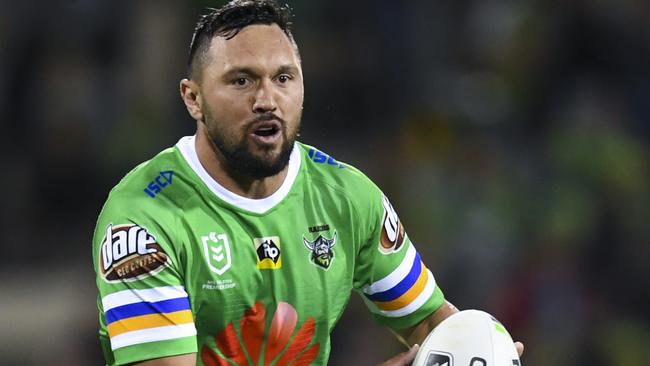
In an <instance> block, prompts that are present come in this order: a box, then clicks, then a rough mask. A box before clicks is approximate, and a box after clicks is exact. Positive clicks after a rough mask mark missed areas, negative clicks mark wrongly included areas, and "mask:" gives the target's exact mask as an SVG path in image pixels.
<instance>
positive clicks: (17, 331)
mask: <svg viewBox="0 0 650 366" xmlns="http://www.w3.org/2000/svg"><path fill="white" fill-rule="evenodd" d="M223 3H224V2H223V1H207V0H201V1H199V0H194V1H172V0H159V1H149V0H138V1H98V0H69V1H61V0H58V1H51V2H46V3H37V2H35V1H22V2H16V1H0V116H1V119H2V124H1V125H0V150H1V151H2V154H1V155H0V166H1V167H2V171H3V174H2V179H0V187H1V188H2V189H3V192H5V194H4V196H3V202H2V205H1V207H2V209H1V210H0V230H1V232H2V233H3V235H2V244H1V246H0V248H1V249H2V255H0V275H1V276H2V278H3V281H1V282H0V364H1V365H6V366H13V365H21V366H29V365H73V366H74V365H99V364H102V362H103V361H102V357H101V353H100V349H99V343H98V340H97V311H96V307H95V300H96V292H95V291H96V290H95V285H94V274H93V269H92V264H91V253H90V240H91V236H92V231H93V229H94V224H95V219H96V217H97V214H98V213H99V210H100V208H101V205H102V203H103V201H104V199H105V198H106V195H107V193H108V191H109V190H110V188H111V187H112V186H114V185H115V184H116V183H117V182H118V181H119V179H120V178H121V177H122V176H123V175H124V174H125V173H126V172H128V170H130V169H131V168H132V167H133V166H135V165H136V164H138V163H139V162H141V161H144V160H146V159H148V158H150V157H151V156H153V155H154V154H155V153H157V152H158V151H160V150H162V149H163V148H165V147H168V146H171V145H173V144H174V143H175V142H176V141H177V140H178V139H179V138H180V137H181V136H184V135H189V134H192V133H193V131H194V128H195V124H194V121H192V120H191V118H190V117H189V116H188V115H187V113H186V111H185V110H184V106H183V105H182V102H181V100H180V98H179V96H178V81H179V80H180V78H182V77H183V76H184V74H185V63H186V54H187V47H188V44H189V41H190V38H191V34H192V30H193V24H194V22H195V21H196V19H197V17H198V15H199V14H201V13H202V12H204V10H203V9H205V8H206V7H209V6H212V7H216V6H219V5H221V4H223ZM290 5H291V6H292V8H293V9H294V13H295V15H296V16H295V19H294V27H293V28H294V35H295V37H296V39H297V41H298V44H299V47H300V50H301V54H302V60H303V71H304V74H305V87H306V102H305V112H304V115H303V128H302V136H301V140H302V141H304V142H306V143H309V144H312V145H315V146H318V147H319V148H321V149H323V150H324V151H326V152H328V153H330V154H332V155H333V156H334V157H335V158H336V159H337V160H340V161H345V162H348V163H351V164H352V165H355V166H356V167H358V168H360V169H361V170H363V171H364V172H365V173H366V174H367V175H368V176H370V177H371V178H372V179H373V180H374V181H375V182H376V183H377V184H378V185H379V186H380V187H381V188H382V189H383V190H384V192H385V193H386V195H387V196H388V197H390V199H391V201H392V203H393V205H394V206H395V208H396V210H397V212H398V213H399V215H400V218H401V220H402V221H403V223H404V224H405V227H406V229H407V232H408V234H409V236H410V237H411V239H412V240H413V241H414V242H415V243H416V245H417V247H418V249H419V250H420V252H421V253H422V256H423V259H424V261H425V263H427V265H428V266H429V267H430V268H431V269H432V272H433V273H434V275H435V276H436V279H437V282H438V283H439V284H440V286H441V288H442V289H443V291H444V292H445V295H446V296H447V297H448V298H449V299H450V300H452V301H453V302H454V303H455V304H456V305H457V306H458V307H459V308H478V309H483V310H486V311H488V312H490V313H492V314H494V315H495V316H496V317H497V318H499V319H500V320H501V321H502V322H503V323H504V324H505V326H506V327H507V328H508V329H509V330H510V333H511V334H513V336H514V338H516V339H519V340H522V341H523V342H524V343H525V344H526V346H527V349H526V353H525V355H524V358H523V359H522V361H523V364H527V365H554V366H565V365H566V366H570V365H589V366H600V365H603V366H605V365H625V366H636V365H639V366H640V365H647V364H648V360H650V348H649V347H648V345H649V344H650V316H649V315H648V309H649V306H650V270H648V268H649V266H650V222H649V218H650V164H649V163H650V161H649V158H650V151H649V149H648V142H649V141H648V136H649V134H650V2H648V1H647V0H619V1H605V0H569V1H542V0H526V1H515V0H495V1H478V0H460V1H459V0H456V1H452V0H441V1H427V0H413V1H403V2H401V1H388V0H374V1H371V0H365V1H327V0H310V1H297V0H296V1H292V2H290ZM332 341H333V349H332V353H331V358H330V364H332V365H372V364H375V363H377V362H380V361H382V360H384V359H386V358H388V357H390V356H391V355H392V354H394V353H396V352H400V351H401V349H400V347H402V346H400V344H399V343H398V342H397V341H396V340H395V339H394V338H393V337H392V336H391V334H390V333H389V332H388V331H387V330H383V329H379V328H378V326H376V325H374V324H373V322H372V319H371V316H370V315H369V313H368V311H367V310H366V309H365V308H364V305H363V304H362V302H361V301H360V299H359V296H358V295H356V294H353V296H352V298H351V301H350V306H349V308H348V311H347V312H346V313H345V314H344V316H343V318H342V319H341V322H340V323H339V326H338V328H337V329H336V330H335V332H334V335H333V339H332Z"/></svg>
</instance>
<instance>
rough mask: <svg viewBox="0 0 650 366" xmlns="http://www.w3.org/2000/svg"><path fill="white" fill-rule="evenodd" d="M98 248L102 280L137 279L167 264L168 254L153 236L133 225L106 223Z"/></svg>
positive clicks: (149, 274) (152, 273) (161, 268)
mask: <svg viewBox="0 0 650 366" xmlns="http://www.w3.org/2000/svg"><path fill="white" fill-rule="evenodd" d="M99 250H100V257H101V262H100V271H101V274H102V278H104V280H105V281H106V282H111V283H113V282H122V281H126V282H129V281H135V280H140V279H143V278H146V277H149V276H151V275H154V274H156V273H158V272H160V271H162V270H163V269H164V268H165V267H166V266H167V265H168V264H169V256H168V255H167V254H166V253H165V252H164V250H163V248H162V247H161V246H160V244H158V243H157V241H156V238H155V237H154V236H153V235H152V234H151V233H149V232H148V231H147V229H145V228H144V227H141V226H138V225H135V224H122V225H113V224H109V225H108V226H107V227H106V232H105V234H104V239H103V240H102V244H101V246H100V249H99Z"/></svg>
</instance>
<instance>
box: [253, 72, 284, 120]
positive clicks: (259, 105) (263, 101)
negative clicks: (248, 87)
mask: <svg viewBox="0 0 650 366" xmlns="http://www.w3.org/2000/svg"><path fill="white" fill-rule="evenodd" d="M277 108H278V106H277V103H276V101H275V94H274V90H273V83H272V82H271V81H269V80H262V81H261V82H260V84H259V86H258V88H257V91H256V92H255V101H254V102H253V112H255V113H266V112H274V111H275V110H276V109H277Z"/></svg>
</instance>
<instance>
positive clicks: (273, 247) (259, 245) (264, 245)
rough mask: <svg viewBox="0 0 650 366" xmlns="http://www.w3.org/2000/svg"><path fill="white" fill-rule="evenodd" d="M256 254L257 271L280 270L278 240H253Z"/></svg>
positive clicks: (276, 238) (272, 237)
mask: <svg viewBox="0 0 650 366" xmlns="http://www.w3.org/2000/svg"><path fill="white" fill-rule="evenodd" d="M253 244H255V248H256V252H257V268H259V269H279V268H282V258H281V256H280V255H281V252H280V238H279V237H277V236H269V237H265V238H255V239H253Z"/></svg>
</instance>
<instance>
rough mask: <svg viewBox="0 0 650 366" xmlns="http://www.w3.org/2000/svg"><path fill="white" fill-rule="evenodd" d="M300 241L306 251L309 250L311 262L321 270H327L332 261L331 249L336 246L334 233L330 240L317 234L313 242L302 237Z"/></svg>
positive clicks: (332, 252) (332, 253)
mask: <svg viewBox="0 0 650 366" xmlns="http://www.w3.org/2000/svg"><path fill="white" fill-rule="evenodd" d="M302 241H303V242H304V243H305V246H306V247H307V249H309V250H311V257H310V259H311V261H312V262H314V264H316V265H317V266H319V267H321V268H323V269H328V268H329V267H330V265H331V264H332V261H333V260H334V251H333V250H332V247H333V246H334V245H336V232H334V236H333V237H332V239H327V238H326V237H324V236H323V235H320V234H319V235H318V238H316V240H314V241H309V240H307V239H305V237H304V236H303V238H302Z"/></svg>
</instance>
